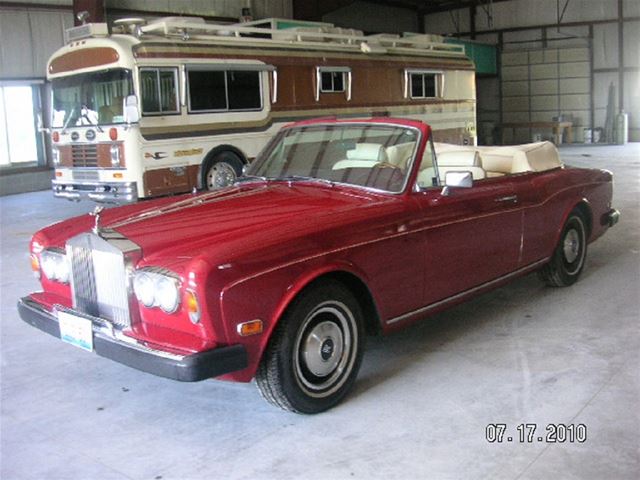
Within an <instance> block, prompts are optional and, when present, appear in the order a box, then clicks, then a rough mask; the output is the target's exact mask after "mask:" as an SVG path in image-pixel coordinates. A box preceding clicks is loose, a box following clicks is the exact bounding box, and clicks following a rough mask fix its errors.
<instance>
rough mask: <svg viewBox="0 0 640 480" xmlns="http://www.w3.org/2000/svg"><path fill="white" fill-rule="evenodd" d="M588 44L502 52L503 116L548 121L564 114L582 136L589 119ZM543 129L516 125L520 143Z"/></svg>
mask: <svg viewBox="0 0 640 480" xmlns="http://www.w3.org/2000/svg"><path fill="white" fill-rule="evenodd" d="M589 58H590V55H589V49H588V48H576V47H574V48H561V49H558V48H546V49H538V50H527V51H523V52H504V53H503V54H502V75H501V82H502V112H503V113H502V117H503V121H504V122H507V123H509V122H548V121H551V120H552V119H553V118H554V117H558V116H560V115H563V116H564V117H565V118H567V119H568V120H570V121H573V125H574V128H573V130H574V134H575V135H576V136H577V138H576V140H578V141H580V140H581V134H582V131H583V129H584V127H591V121H590V106H589V105H590V96H591V88H590V81H589V76H590V73H589V71H590V63H589ZM532 133H541V134H547V135H550V133H551V132H550V131H545V130H543V129H534V130H533V131H532V132H530V131H529V129H517V130H516V131H515V138H514V139H512V140H513V141H515V142H518V143H524V142H529V141H531V140H532V138H531V134H532Z"/></svg>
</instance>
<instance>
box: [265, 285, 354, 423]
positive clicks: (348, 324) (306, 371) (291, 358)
mask: <svg viewBox="0 0 640 480" xmlns="http://www.w3.org/2000/svg"><path fill="white" fill-rule="evenodd" d="M363 352H364V328H363V316H362V311H361V308H360V305H359V304H358V301H357V300H356V299H355V297H354V296H353V295H352V294H351V292H350V291H349V290H348V289H347V288H346V287H344V286H343V285H342V284H340V283H321V284H318V285H315V286H313V287H311V288H310V289H309V290H306V291H304V292H303V293H301V294H300V296H299V297H298V298H297V299H296V300H295V301H294V303H293V304H292V305H291V307H290V308H289V309H288V310H287V313H286V314H285V315H284V316H283V318H282V319H281V321H280V323H279V324H278V326H277V327H276V329H275V331H274V333H273V335H272V337H271V340H270V341H269V345H268V346H267V349H266V351H265V354H264V356H263V359H262V362H261V363H260V366H259V368H258V372H257V374H256V383H257V385H258V388H259V389H260V392H261V393H262V396H263V397H264V398H265V399H266V400H267V401H268V402H270V403H272V404H273V405H276V406H278V407H280V408H282V409H284V410H289V411H292V412H297V413H319V412H322V411H324V410H327V409H329V408H331V407H333V406H334V405H336V404H337V403H339V402H340V401H341V400H342V398H344V396H345V395H346V394H347V392H348V391H349V390H350V389H351V387H352V386H353V383H354V382H355V379H356V376H357V374H358V370H359V368H360V363H361V362H362V355H363Z"/></svg>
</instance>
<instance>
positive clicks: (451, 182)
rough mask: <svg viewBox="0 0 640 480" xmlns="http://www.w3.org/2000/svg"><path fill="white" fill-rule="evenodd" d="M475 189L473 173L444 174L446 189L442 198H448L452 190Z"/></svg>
mask: <svg viewBox="0 0 640 480" xmlns="http://www.w3.org/2000/svg"><path fill="white" fill-rule="evenodd" d="M471 187H473V175H472V174H471V172H464V171H463V172H446V173H445V174H444V188H443V189H442V196H444V197H446V196H448V195H449V194H450V193H451V189H452V188H471Z"/></svg>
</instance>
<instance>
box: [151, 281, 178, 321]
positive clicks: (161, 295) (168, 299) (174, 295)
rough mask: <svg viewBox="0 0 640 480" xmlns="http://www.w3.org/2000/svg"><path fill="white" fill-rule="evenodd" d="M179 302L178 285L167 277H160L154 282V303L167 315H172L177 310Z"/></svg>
mask: <svg viewBox="0 0 640 480" xmlns="http://www.w3.org/2000/svg"><path fill="white" fill-rule="evenodd" d="M179 300H180V296H179V292H178V285H177V284H176V282H175V281H174V280H173V279H171V278H169V277H160V278H158V280H157V282H156V303H157V304H158V305H159V306H160V308H161V309H162V310H164V311H165V312H167V313H173V312H175V311H176V308H178V301H179Z"/></svg>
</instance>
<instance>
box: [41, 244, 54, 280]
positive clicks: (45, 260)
mask: <svg viewBox="0 0 640 480" xmlns="http://www.w3.org/2000/svg"><path fill="white" fill-rule="evenodd" d="M40 262H41V264H42V265H41V267H42V272H43V273H44V275H45V277H47V278H48V279H49V280H55V278H56V263H57V262H56V258H55V255H54V254H53V253H51V252H47V251H46V250H45V251H44V252H42V255H41V257H40Z"/></svg>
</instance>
